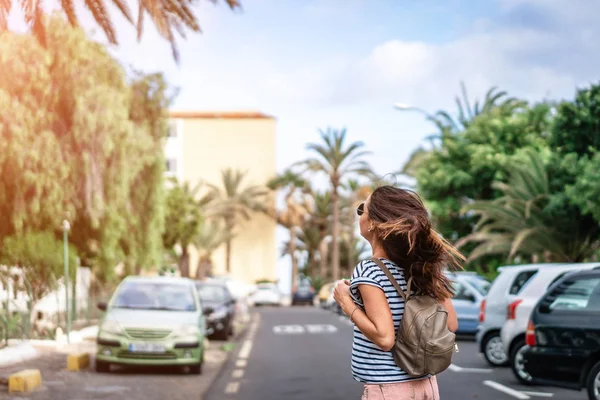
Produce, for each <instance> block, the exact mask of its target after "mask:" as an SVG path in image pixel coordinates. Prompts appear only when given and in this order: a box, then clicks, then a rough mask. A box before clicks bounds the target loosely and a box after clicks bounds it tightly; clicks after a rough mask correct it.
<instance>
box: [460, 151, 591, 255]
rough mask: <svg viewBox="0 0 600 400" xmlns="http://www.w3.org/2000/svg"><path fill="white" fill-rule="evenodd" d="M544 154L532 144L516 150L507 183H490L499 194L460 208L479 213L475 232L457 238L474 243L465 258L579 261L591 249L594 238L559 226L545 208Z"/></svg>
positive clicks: (461, 243) (547, 188) (462, 242)
mask: <svg viewBox="0 0 600 400" xmlns="http://www.w3.org/2000/svg"><path fill="white" fill-rule="evenodd" d="M549 159H550V157H549V152H547V153H546V155H545V156H544V155H542V154H541V153H538V152H536V151H533V150H531V149H527V150H525V151H523V152H521V153H520V154H517V155H516V156H515V157H514V158H513V163H512V164H511V166H510V167H509V179H508V182H507V183H504V182H495V183H494V185H493V186H494V188H496V189H497V190H499V191H500V192H501V193H502V196H501V197H499V198H497V199H495V200H478V201H475V202H474V203H472V204H470V205H468V206H466V207H465V211H467V212H472V213H473V214H475V215H478V216H479V217H480V219H479V222H478V223H477V225H476V228H475V232H474V233H472V234H470V235H467V236H466V237H464V238H463V239H461V240H460V241H459V242H458V243H457V246H462V245H464V244H466V243H469V242H477V243H479V245H478V246H477V247H476V248H475V249H474V250H473V251H472V252H471V253H470V256H469V260H474V259H477V258H479V257H482V256H486V255H491V254H494V255H503V256H506V257H507V258H508V260H509V261H510V260H513V259H514V258H515V257H517V256H522V257H526V258H527V259H530V260H531V261H533V262H537V261H539V260H544V261H547V262H550V261H556V262H561V261H562V262H580V261H583V260H585V259H586V258H587V257H589V256H590V255H591V254H593V253H594V252H595V250H596V248H597V246H595V245H594V244H593V241H594V238H592V237H579V236H577V235H574V234H573V232H572V231H569V230H564V229H563V227H561V226H559V225H556V224H553V223H552V221H551V220H550V218H549V215H548V214H547V213H546V212H545V207H546V205H547V204H548V202H549V200H550V196H551V192H550V185H549V180H548V174H547V168H546V163H547V161H545V160H549Z"/></svg>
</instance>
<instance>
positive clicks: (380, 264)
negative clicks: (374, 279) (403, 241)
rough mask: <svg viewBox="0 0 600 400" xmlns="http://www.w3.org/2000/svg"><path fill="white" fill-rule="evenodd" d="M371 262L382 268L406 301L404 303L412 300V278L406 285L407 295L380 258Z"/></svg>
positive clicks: (372, 259)
mask: <svg viewBox="0 0 600 400" xmlns="http://www.w3.org/2000/svg"><path fill="white" fill-rule="evenodd" d="M370 260H371V261H373V262H374V263H375V264H377V265H378V266H379V268H381V270H382V271H383V273H384V274H385V275H386V276H387V277H388V279H389V280H390V282H392V285H394V287H395V288H396V290H397V291H398V293H400V296H402V298H403V299H404V302H407V301H408V300H409V299H410V285H411V283H412V276H411V277H410V278H408V282H407V283H406V293H405V292H404V291H403V290H402V288H401V287H400V285H399V284H398V281H396V278H394V275H392V273H391V272H390V270H389V269H388V267H386V266H385V264H384V263H382V262H381V260H380V259H379V258H377V257H371V258H370Z"/></svg>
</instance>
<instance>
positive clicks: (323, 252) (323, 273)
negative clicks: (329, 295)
mask: <svg viewBox="0 0 600 400" xmlns="http://www.w3.org/2000/svg"><path fill="white" fill-rule="evenodd" d="M328 250H329V249H328V248H327V242H326V241H325V238H323V239H322V240H321V244H320V245H319V257H320V264H321V265H320V271H319V275H320V277H321V279H323V280H326V279H328V276H327V264H328V261H329V260H328V258H329V254H328V253H329V251H328Z"/></svg>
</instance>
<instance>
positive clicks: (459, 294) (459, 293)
mask: <svg viewBox="0 0 600 400" xmlns="http://www.w3.org/2000/svg"><path fill="white" fill-rule="evenodd" d="M452 286H453V288H454V297H453V299H454V300H466V301H473V294H472V293H471V291H470V290H469V288H468V287H466V286H465V285H463V284H461V283H460V282H456V281H455V282H452Z"/></svg>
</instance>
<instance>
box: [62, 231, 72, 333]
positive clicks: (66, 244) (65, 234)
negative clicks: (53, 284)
mask: <svg viewBox="0 0 600 400" xmlns="http://www.w3.org/2000/svg"><path fill="white" fill-rule="evenodd" d="M62 228H63V242H64V259H65V271H64V272H65V277H64V280H65V319H66V321H67V343H71V339H70V337H69V335H70V334H71V315H70V314H69V230H70V229H71V225H70V224H69V221H67V220H66V219H65V220H63V222H62Z"/></svg>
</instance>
